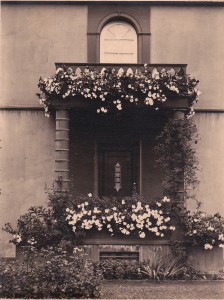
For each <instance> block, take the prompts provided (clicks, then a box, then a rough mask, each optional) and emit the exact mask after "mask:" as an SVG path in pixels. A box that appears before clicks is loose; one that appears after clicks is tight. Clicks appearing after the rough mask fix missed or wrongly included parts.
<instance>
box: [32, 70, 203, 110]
mask: <svg viewBox="0 0 224 300" xmlns="http://www.w3.org/2000/svg"><path fill="white" fill-rule="evenodd" d="M198 82H199V81H198V80H196V79H191V78H190V77H189V76H187V75H183V74H181V72H179V73H175V71H174V69H170V70H168V71H166V70H165V69H162V70H161V72H158V71H157V70H155V71H154V72H151V71H150V70H149V67H148V65H147V64H145V65H144V71H143V72H141V71H140V70H139V69H138V70H136V72H135V73H134V72H129V73H128V72H126V73H125V72H123V71H118V72H117V71H116V70H115V69H113V68H108V69H106V68H103V69H102V70H101V71H100V72H99V71H98V70H96V69H94V70H90V69H89V68H88V67H86V69H85V70H84V72H80V74H76V73H74V71H73V69H72V68H71V67H67V68H66V67H65V68H58V69H57V70H56V73H55V74H54V75H53V76H52V77H50V78H44V79H42V78H40V79H39V83H38V87H39V89H40V93H38V94H37V96H38V98H39V101H40V104H43V105H44V109H45V115H46V116H49V112H50V107H51V104H52V103H53V101H54V100H55V99H61V100H62V101H63V100H64V101H66V99H69V98H71V97H74V96H80V97H81V98H82V99H89V100H90V101H93V100H95V103H96V106H97V107H96V110H97V113H102V114H105V113H108V112H111V111H121V110H122V109H124V108H125V107H127V106H131V105H132V106H142V105H145V106H148V107H152V106H153V107H154V108H155V110H158V109H159V108H160V107H162V104H163V103H164V102H165V101H166V100H167V98H168V97H170V96H171V97H172V96H187V97H189V99H190V101H189V102H190V103H191V104H190V106H189V110H188V116H191V115H193V113H194V111H193V104H194V103H195V102H197V100H198V96H199V95H200V91H199V90H198V89H197V85H198Z"/></svg>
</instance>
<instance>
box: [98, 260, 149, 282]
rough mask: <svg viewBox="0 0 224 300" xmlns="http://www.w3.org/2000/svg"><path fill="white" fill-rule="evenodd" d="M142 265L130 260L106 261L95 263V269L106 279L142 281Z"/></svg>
mask: <svg viewBox="0 0 224 300" xmlns="http://www.w3.org/2000/svg"><path fill="white" fill-rule="evenodd" d="M140 267H141V264H140V263H139V262H135V261H130V260H119V259H116V260H112V259H105V260H102V261H100V262H98V263H95V269H96V270H98V272H99V271H100V273H101V274H102V276H103V278H104V279H142V278H143V277H144V276H143V274H142V273H141V272H140Z"/></svg>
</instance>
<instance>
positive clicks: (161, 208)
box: [66, 194, 175, 239]
mask: <svg viewBox="0 0 224 300" xmlns="http://www.w3.org/2000/svg"><path fill="white" fill-rule="evenodd" d="M89 200H90V201H86V202H84V203H80V204H78V205H77V206H76V207H73V208H68V207H67V208H66V212H67V217H66V220H68V224H69V225H71V226H72V230H73V232H74V234H75V235H78V234H79V232H80V230H91V229H92V228H96V229H97V230H98V231H101V230H103V229H104V230H107V231H108V232H109V233H110V235H111V236H114V234H117V233H119V234H123V235H135V236H138V237H140V238H142V239H144V238H145V237H146V236H149V235H150V236H156V237H164V236H165V234H166V233H167V232H170V231H173V230H175V227H174V226H172V224H171V218H170V205H169V204H170V199H168V198H167V197H164V198H163V199H162V200H161V201H156V203H155V204H154V205H151V206H150V205H149V204H144V203H142V202H141V201H133V200H134V199H122V201H121V202H120V203H119V202H117V205H113V203H112V205H110V206H106V207H105V206H104V205H103V203H101V206H100V205H97V201H96V200H95V199H94V197H93V196H92V194H89ZM107 204H109V203H107Z"/></svg>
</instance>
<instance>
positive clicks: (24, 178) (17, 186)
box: [0, 111, 55, 256]
mask: <svg viewBox="0 0 224 300" xmlns="http://www.w3.org/2000/svg"><path fill="white" fill-rule="evenodd" d="M0 121H1V124H0V125H1V126H0V130H1V135H0V136H1V147H2V148H1V149H0V154H1V159H0V160H1V171H0V177H1V180H0V182H1V195H0V228H2V227H3V225H4V224H5V223H6V222H10V223H12V224H13V225H15V224H16V222H17V219H18V218H19V216H20V215H22V214H24V213H25V212H26V211H27V209H28V208H29V207H30V206H34V205H42V204H44V203H46V199H47V197H46V194H45V187H46V186H47V188H51V187H52V182H53V178H54V155H55V153H54V139H55V122H54V120H53V117H52V118H46V117H44V114H43V111H2V112H1V116H0ZM46 128H47V129H46ZM7 238H8V235H7V234H5V233H4V232H1V234H0V256H2V255H3V256H11V255H12V254H13V251H14V250H13V249H14V247H12V246H10V244H9V243H8V242H7Z"/></svg>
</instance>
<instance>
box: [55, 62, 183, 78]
mask: <svg viewBox="0 0 224 300" xmlns="http://www.w3.org/2000/svg"><path fill="white" fill-rule="evenodd" d="M55 66H56V68H68V67H70V68H72V70H73V72H74V73H75V74H76V75H77V76H78V75H79V74H80V73H81V72H84V71H85V69H87V68H88V69H89V70H90V71H91V70H97V71H98V72H101V71H102V70H103V69H104V68H106V69H108V68H110V69H115V71H116V72H117V73H119V72H124V73H136V72H144V69H145V67H144V64H98V63H89V64H88V63H55ZM186 68H187V64H149V65H148V69H149V71H150V72H151V73H152V74H153V73H154V72H159V73H160V72H161V71H170V72H172V73H173V75H174V74H179V75H182V76H184V75H186Z"/></svg>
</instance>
